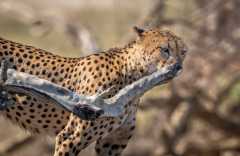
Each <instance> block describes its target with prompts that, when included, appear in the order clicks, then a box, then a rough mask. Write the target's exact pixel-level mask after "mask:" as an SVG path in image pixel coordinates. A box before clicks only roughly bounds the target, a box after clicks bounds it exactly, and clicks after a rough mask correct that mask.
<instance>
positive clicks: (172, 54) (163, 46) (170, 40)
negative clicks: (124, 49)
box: [134, 27, 187, 74]
mask: <svg viewBox="0 0 240 156" xmlns="http://www.w3.org/2000/svg"><path fill="white" fill-rule="evenodd" d="M134 30H135V32H136V33H137V35H138V39H137V40H136V45H137V46H138V47H139V48H140V49H141V50H139V51H140V52H139V53H140V57H141V58H142V62H144V67H146V69H145V70H147V71H148V73H149V74H151V73H153V72H155V71H157V70H160V69H163V68H168V67H170V66H172V65H177V66H176V68H177V70H178V73H180V71H181V70H182V63H183V60H184V59H185V55H186V53H187V46H186V45H185V43H184V42H183V41H182V39H181V38H180V37H178V36H176V35H175V34H174V33H172V32H170V31H168V30H159V29H158V28H155V29H151V30H144V29H141V28H138V27H134Z"/></svg>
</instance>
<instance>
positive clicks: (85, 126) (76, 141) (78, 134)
mask: <svg viewBox="0 0 240 156" xmlns="http://www.w3.org/2000/svg"><path fill="white" fill-rule="evenodd" d="M120 125H121V123H120V122H119V120H116V119H115V118H99V119H97V120H94V121H87V120H81V119H80V118H79V117H78V116H76V115H73V114H71V116H70V119H69V121H68V123H67V125H66V127H65V128H64V129H63V130H62V131H61V132H60V133H59V134H58V135H57V138H56V144H55V145H56V147H55V153H54V156H77V155H78V154H79V153H80V152H81V150H83V149H84V148H86V147H87V146H88V145H90V144H91V143H93V142H94V141H96V140H98V139H100V138H103V137H105V136H106V135H108V134H109V133H111V132H112V131H114V130H116V129H117V128H118V127H119V126H120Z"/></svg>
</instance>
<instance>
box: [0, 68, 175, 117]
mask: <svg viewBox="0 0 240 156" xmlns="http://www.w3.org/2000/svg"><path fill="white" fill-rule="evenodd" d="M1 70H2V72H1V73H6V74H7V75H6V76H0V77H6V80H5V81H4V84H3V85H2V86H1V87H2V89H3V91H6V92H9V93H15V94H16V93H18V94H19V93H20V94H25V95H31V96H36V97H38V99H39V100H41V101H42V102H48V103H54V104H57V105H60V106H61V107H63V108H65V109H66V110H68V111H70V112H72V113H74V114H76V115H78V116H79V117H80V118H82V119H86V120H94V119H96V118H98V117H119V116H120V115H122V114H123V113H124V106H125V105H126V104H127V103H128V102H130V101H132V100H134V99H135V98H137V97H140V96H141V95H143V94H144V93H145V92H146V91H147V90H150V89H151V88H153V87H154V86H156V85H160V84H163V83H166V81H168V80H170V79H172V78H174V77H175V76H176V74H177V72H178V71H177V69H176V67H175V65H174V66H171V67H169V68H168V69H163V70H160V71H157V72H155V73H153V74H151V75H150V76H146V77H144V78H142V79H140V80H138V81H136V82H134V83H132V84H131V85H128V86H126V87H125V88H123V89H122V90H120V91H119V93H118V94H116V95H115V96H114V97H112V98H109V99H103V98H102V94H105V92H106V91H104V93H100V94H97V95H93V96H85V95H79V94H77V93H76V92H72V91H70V90H69V89H66V88H63V87H61V86H59V85H57V84H54V83H51V82H49V81H47V80H44V79H40V78H38V77H36V76H33V75H29V74H27V73H22V72H17V71H15V70H14V69H8V68H6V66H3V68H1ZM4 70H7V72H4ZM107 91H108V90H107ZM4 100H5V101H7V102H8V101H11V100H10V99H9V98H4ZM5 103H6V102H5ZM11 104H12V103H11ZM6 105H7V104H5V105H4V106H2V107H6Z"/></svg>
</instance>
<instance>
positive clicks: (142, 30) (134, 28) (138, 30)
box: [133, 26, 145, 37]
mask: <svg viewBox="0 0 240 156" xmlns="http://www.w3.org/2000/svg"><path fill="white" fill-rule="evenodd" d="M133 30H134V31H135V32H136V33H137V35H138V36H139V37H142V36H143V33H144V32H145V30H144V29H142V28H139V27H137V26H134V27H133Z"/></svg>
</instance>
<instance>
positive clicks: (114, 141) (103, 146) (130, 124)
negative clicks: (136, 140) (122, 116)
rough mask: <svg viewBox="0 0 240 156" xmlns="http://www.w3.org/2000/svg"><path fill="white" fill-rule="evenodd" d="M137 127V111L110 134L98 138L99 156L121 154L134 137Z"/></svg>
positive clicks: (96, 148)
mask: <svg viewBox="0 0 240 156" xmlns="http://www.w3.org/2000/svg"><path fill="white" fill-rule="evenodd" d="M134 129H135V113H134V114H132V115H131V116H129V117H128V118H127V119H126V121H125V123H124V124H123V125H122V126H121V127H119V128H118V129H116V130H115V131H114V132H113V133H111V134H109V135H108V136H106V137H104V138H102V139H99V140H97V142H96V146H95V151H96V153H97V156H120V155H121V154H122V152H123V150H124V149H125V147H126V146H127V144H128V142H129V140H130V138H131V137H132V135H133V133H134Z"/></svg>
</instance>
